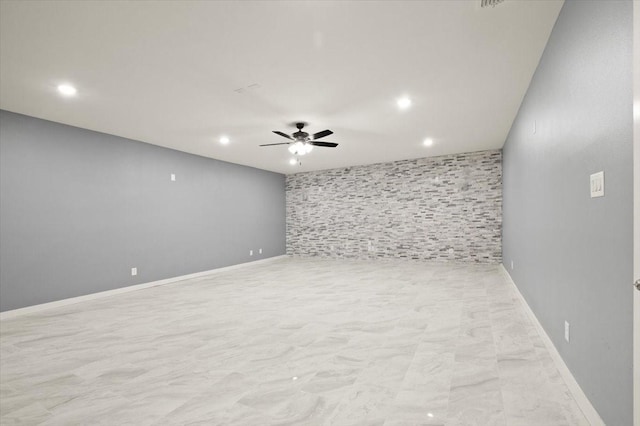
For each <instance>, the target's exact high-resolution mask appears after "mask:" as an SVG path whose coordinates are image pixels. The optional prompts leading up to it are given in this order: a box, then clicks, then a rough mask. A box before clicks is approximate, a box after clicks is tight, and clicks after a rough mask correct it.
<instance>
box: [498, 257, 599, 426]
mask: <svg viewBox="0 0 640 426" xmlns="http://www.w3.org/2000/svg"><path fill="white" fill-rule="evenodd" d="M500 267H501V268H502V272H503V273H504V275H505V277H506V279H507V281H508V282H509V283H511V285H512V286H513V288H514V289H515V292H516V295H517V296H518V299H520V301H521V302H522V304H523V305H524V308H525V310H526V311H527V314H528V315H529V318H530V319H531V322H532V323H533V325H534V327H535V328H536V330H537V332H538V334H539V335H540V337H541V338H542V341H543V342H544V345H545V346H546V347H547V350H548V351H549V354H550V355H551V358H552V359H553V362H554V363H555V365H556V368H557V369H558V372H559V373H560V375H561V376H562V379H563V380H564V382H565V383H566V385H567V387H568V388H569V392H571V394H572V395H573V398H574V399H575V400H576V403H577V404H578V407H580V409H581V410H582V413H583V414H584V416H585V417H586V418H587V420H588V421H589V423H590V424H591V425H592V426H605V423H604V421H602V418H601V417H600V415H599V414H598V412H597V411H596V409H595V408H594V407H593V405H591V401H589V398H587V395H585V394H584V392H583V391H582V388H581V387H580V385H579V384H578V382H577V381H576V379H575V377H573V374H571V371H570V370H569V367H567V364H565V363H564V360H563V359H562V356H560V353H559V352H558V350H557V349H556V347H555V345H554V344H553V342H552V341H551V339H550V338H549V335H547V332H546V331H545V330H544V328H542V324H540V321H538V318H537V317H536V314H535V313H533V311H532V310H531V307H530V306H529V304H528V303H527V301H526V300H525V298H524V296H522V293H520V289H519V288H518V286H517V285H516V283H515V282H514V281H513V279H512V278H511V275H509V272H508V271H507V269H506V268H505V267H504V265H503V264H500Z"/></svg>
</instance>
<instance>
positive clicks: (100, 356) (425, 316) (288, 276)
mask: <svg viewBox="0 0 640 426" xmlns="http://www.w3.org/2000/svg"><path fill="white" fill-rule="evenodd" d="M502 274H503V273H502V271H501V270H500V269H499V268H498V267H497V266H477V265H445V264H423V263H412V262H385V261H379V262H368V261H337V260H322V259H299V258H284V259H278V260H275V261H273V262H271V263H263V264H258V265H251V266H247V267H244V268H241V269H236V270H232V271H227V272H220V273H217V274H214V275H211V276H208V277H205V278H199V279H192V280H186V281H182V282H178V283H174V284H169V285H164V286H160V287H154V288H150V289H145V290H140V291H135V292H131V293H126V294H121V295H117V296H112V297H108V298H104V299H99V300H95V301H90V302H83V303H80V304H76V305H71V306H67V307H61V308H57V309H51V310H48V311H43V312H41V313H38V314H31V315H28V316H23V317H18V318H14V319H9V320H4V321H2V322H1V324H0V327H1V328H0V348H1V351H0V386H1V393H0V413H1V417H0V420H1V424H2V425H13V424H33V425H36V424H43V425H77V424H86V425H151V424H158V425H183V424H197V425H260V426H262V425H276V424H277V425H389V426H390V425H509V426H511V425H535V426H546V425H586V424H588V423H587V421H586V420H585V418H584V417H583V416H582V414H581V412H580V410H579V409H578V407H577V405H576V403H575V401H574V400H573V399H572V397H571V395H570V394H569V392H568V390H567V387H566V386H565V384H564V382H563V381H562V379H561V377H560V376H559V374H558V372H557V370H556V368H555V366H554V364H553V362H552V361H551V358H550V357H549V354H548V353H547V351H546V349H545V347H544V345H543V343H542V341H541V339H540V337H539V336H538V334H537V333H536V331H535V329H534V327H533V326H532V324H531V323H530V321H529V320H528V318H527V315H526V313H525V311H524V310H523V308H522V306H521V304H520V302H519V301H518V299H517V298H516V297H515V294H514V291H513V289H512V288H511V287H510V285H509V284H508V283H507V281H506V280H505V278H504V276H503V275H502Z"/></svg>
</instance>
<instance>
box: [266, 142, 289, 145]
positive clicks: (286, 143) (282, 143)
mask: <svg viewBox="0 0 640 426" xmlns="http://www.w3.org/2000/svg"><path fill="white" fill-rule="evenodd" d="M273 145H289V142H281V143H265V144H264V145H259V146H273Z"/></svg>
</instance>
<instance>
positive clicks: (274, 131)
mask: <svg viewBox="0 0 640 426" xmlns="http://www.w3.org/2000/svg"><path fill="white" fill-rule="evenodd" d="M273 133H275V134H276V135H280V136H282V137H283V138H287V139H293V138H292V137H291V136H289V135H288V134H286V133H282V132H279V131H277V130H273Z"/></svg>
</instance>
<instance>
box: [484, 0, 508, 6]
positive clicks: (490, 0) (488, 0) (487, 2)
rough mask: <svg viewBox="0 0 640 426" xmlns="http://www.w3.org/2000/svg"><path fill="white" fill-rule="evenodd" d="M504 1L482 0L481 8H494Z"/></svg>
mask: <svg viewBox="0 0 640 426" xmlns="http://www.w3.org/2000/svg"><path fill="white" fill-rule="evenodd" d="M503 1H504V0H480V7H489V6H491V7H494V6H495V5H497V4H500V3H502V2H503Z"/></svg>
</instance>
